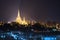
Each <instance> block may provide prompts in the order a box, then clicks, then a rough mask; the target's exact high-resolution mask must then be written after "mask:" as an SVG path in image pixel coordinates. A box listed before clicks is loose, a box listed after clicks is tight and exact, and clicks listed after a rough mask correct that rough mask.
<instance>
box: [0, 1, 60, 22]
mask: <svg viewBox="0 0 60 40" xmlns="http://www.w3.org/2000/svg"><path fill="white" fill-rule="evenodd" d="M18 9H20V11H21V17H26V19H27V20H36V21H47V20H52V21H57V22H60V1H59V0H0V21H1V20H3V21H12V20H15V18H16V16H17V12H18Z"/></svg>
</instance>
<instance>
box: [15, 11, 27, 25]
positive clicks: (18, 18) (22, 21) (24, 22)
mask: <svg viewBox="0 0 60 40" xmlns="http://www.w3.org/2000/svg"><path fill="white" fill-rule="evenodd" d="M15 21H16V22H17V23H19V24H22V25H28V23H27V21H26V20H25V17H24V18H23V20H22V19H21V16H20V12H19V10H18V15H17V17H16V20H15Z"/></svg>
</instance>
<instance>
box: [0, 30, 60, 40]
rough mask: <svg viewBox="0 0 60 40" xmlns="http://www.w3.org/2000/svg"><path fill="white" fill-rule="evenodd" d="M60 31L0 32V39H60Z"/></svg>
mask: <svg viewBox="0 0 60 40" xmlns="http://www.w3.org/2000/svg"><path fill="white" fill-rule="evenodd" d="M59 33H60V32H22V31H8V32H0V40H60V35H59Z"/></svg>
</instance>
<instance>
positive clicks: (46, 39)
mask: <svg viewBox="0 0 60 40" xmlns="http://www.w3.org/2000/svg"><path fill="white" fill-rule="evenodd" d="M44 40H56V38H55V37H45V38H44Z"/></svg>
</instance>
